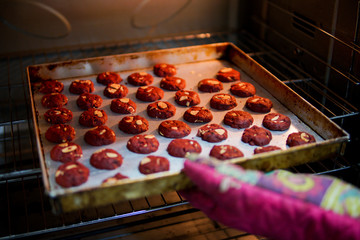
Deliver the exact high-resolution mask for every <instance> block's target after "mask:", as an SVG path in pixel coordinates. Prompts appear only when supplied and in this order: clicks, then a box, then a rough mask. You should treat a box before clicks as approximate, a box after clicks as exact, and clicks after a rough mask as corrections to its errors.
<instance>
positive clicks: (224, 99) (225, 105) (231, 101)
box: [210, 93, 237, 110]
mask: <svg viewBox="0 0 360 240" xmlns="http://www.w3.org/2000/svg"><path fill="white" fill-rule="evenodd" d="M236 106H237V103H236V99H235V97H234V96H231V95H230V94H226V93H218V94H215V95H214V96H212V98H211V99H210V107H212V108H214V109H217V110H229V109H232V108H234V107H236Z"/></svg>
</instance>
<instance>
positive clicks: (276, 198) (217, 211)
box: [180, 158, 360, 240]
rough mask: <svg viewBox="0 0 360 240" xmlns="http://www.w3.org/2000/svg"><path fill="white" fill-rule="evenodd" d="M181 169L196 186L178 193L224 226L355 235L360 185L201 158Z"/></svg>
mask: <svg viewBox="0 0 360 240" xmlns="http://www.w3.org/2000/svg"><path fill="white" fill-rule="evenodd" d="M183 171H184V173H185V174H186V175H187V176H188V177H189V178H190V179H191V181H192V182H193V183H194V185H195V187H194V188H192V189H188V190H184V191H181V192H180V193H181V194H182V195H183V196H184V197H185V198H186V199H187V200H188V201H189V202H190V204H192V205H193V206H194V207H196V208H198V209H200V210H202V211H203V212H204V213H205V214H207V215H208V216H209V217H210V218H212V219H214V220H216V221H219V222H221V223H223V224H225V225H227V226H229V227H232V228H237V229H239V230H243V231H246V232H249V233H252V234H257V235H261V236H265V237H270V238H274V239H286V240H288V239H292V240H294V239H306V240H309V239H346V240H349V239H360V191H359V190H358V189H356V188H355V187H354V186H352V185H350V184H346V183H344V182H342V181H341V180H339V179H336V178H333V177H327V176H315V175H307V174H293V173H290V172H288V171H284V170H276V171H272V172H269V173H267V174H264V173H262V172H260V171H254V170H244V169H242V168H241V167H239V166H235V165H233V164H229V163H226V162H220V161H217V160H212V159H201V158H198V159H196V160H192V161H191V160H186V161H185V165H184V169H183Z"/></svg>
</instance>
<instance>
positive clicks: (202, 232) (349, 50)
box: [0, 0, 360, 239]
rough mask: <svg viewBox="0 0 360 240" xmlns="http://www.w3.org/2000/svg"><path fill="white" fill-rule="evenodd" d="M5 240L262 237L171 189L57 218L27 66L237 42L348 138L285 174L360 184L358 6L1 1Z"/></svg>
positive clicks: (334, 1) (264, 0)
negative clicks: (341, 146) (47, 188)
mask: <svg viewBox="0 0 360 240" xmlns="http://www.w3.org/2000/svg"><path fill="white" fill-rule="evenodd" d="M0 6H1V7H0V9H1V10H0V20H1V23H0V31H1V33H2V34H1V35H2V37H1V38H0V99H1V100H0V109H1V114H0V192H1V194H0V204H1V206H2V207H1V208H0V218H1V221H0V222H1V224H0V229H1V230H0V239H18V238H30V239H64V238H68V239H94V238H95V239H98V238H105V239H113V238H119V239H180V238H185V239H264V238H263V237H261V236H253V235H250V234H248V233H246V232H241V231H238V230H234V229H231V228H229V227H227V226H224V225H222V224H219V223H217V222H215V221H212V220H211V219H209V218H207V217H206V216H205V215H204V214H203V213H202V212H200V211H198V210H197V209H195V208H192V207H191V206H190V205H189V204H188V203H187V202H186V200H185V199H183V198H182V197H181V195H180V194H179V193H178V192H176V191H171V192H166V193H163V194H158V195H151V196H147V197H143V198H139V199H135V200H129V201H115V202H113V203H112V204H108V205H106V206H101V207H92V208H87V209H83V210H78V211H73V212H60V213H54V212H53V211H52V207H51V199H50V198H49V197H48V196H47V195H46V194H45V192H44V186H43V181H42V172H41V167H40V163H39V153H38V150H37V146H36V138H35V135H36V134H35V131H36V130H35V129H34V127H33V119H32V112H31V101H30V96H29V89H28V87H29V86H28V84H27V79H26V73H25V69H26V67H27V66H29V65H36V64H41V63H52V62H62V61H67V60H75V59H83V58H91V57H101V56H108V55H116V54H125V53H134V52H143V51H149V50H159V49H171V48H179V47H180V48H181V47H187V46H197V45H203V44H210V43H220V42H231V43H233V44H234V45H235V46H237V47H239V48H240V49H241V50H243V51H244V52H245V53H246V54H247V55H248V56H250V57H251V58H253V59H254V60H256V61H257V62H258V63H259V64H260V65H262V66H263V67H264V68H266V69H267V70H268V71H270V72H271V73H272V74H273V75H275V76H276V77H277V78H279V79H280V80H281V81H282V82H283V83H285V84H286V85H287V86H289V87H290V88H291V89H292V90H293V91H295V92H296V93H297V94H299V95H300V96H301V97H302V98H304V99H305V100H307V101H308V102H309V103H311V104H312V105H313V106H315V107H316V108H317V109H318V110H320V111H321V112H322V113H323V114H324V115H325V116H327V117H328V118H329V119H331V120H332V121H334V122H335V123H336V124H338V125H339V126H340V127H341V128H343V129H344V130H345V131H347V132H348V133H349V134H350V141H349V142H348V143H347V147H346V149H345V151H339V153H338V154H337V155H336V156H335V157H333V158H330V159H325V160H321V161H317V162H312V163H307V164H303V165H300V166H296V167H291V168H289V169H288V170H290V171H292V172H297V173H298V172H299V173H311V174H318V175H321V174H327V175H333V176H336V177H338V178H341V179H343V180H345V181H347V182H350V183H352V184H354V185H356V186H360V182H359V180H360V172H359V157H358V152H357V150H358V149H357V148H358V146H359V136H360V134H359V127H358V126H357V125H358V124H359V122H360V121H359V120H360V118H359V107H360V106H359V103H360V98H359V96H360V86H359V85H360V39H359V38H360V37H359V29H360V15H359V14H360V1H339V0H331V1H321V0H315V1H314V0H313V1H310V0H305V1H297V0H291V1H281V0H256V1H242V0H241V1H237V0H226V1H216V0H181V1H165V0H135V1H125V0H118V1H116V0H105V1H95V0H82V1H76V2H74V1H47V0H42V1H40V0H37V1H31V0H13V1H2V2H1V3H0Z"/></svg>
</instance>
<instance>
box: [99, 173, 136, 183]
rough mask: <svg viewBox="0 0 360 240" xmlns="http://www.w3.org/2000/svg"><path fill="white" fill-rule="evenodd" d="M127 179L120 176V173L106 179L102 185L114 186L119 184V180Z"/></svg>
mask: <svg viewBox="0 0 360 240" xmlns="http://www.w3.org/2000/svg"><path fill="white" fill-rule="evenodd" d="M127 178H129V177H128V176H125V175H122V174H121V173H117V174H115V175H114V176H113V177H109V178H106V179H105V180H104V181H103V182H102V185H104V186H108V185H112V184H116V183H118V182H120V180H122V179H127Z"/></svg>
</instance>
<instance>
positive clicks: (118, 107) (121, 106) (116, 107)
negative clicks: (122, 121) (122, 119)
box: [110, 98, 136, 114]
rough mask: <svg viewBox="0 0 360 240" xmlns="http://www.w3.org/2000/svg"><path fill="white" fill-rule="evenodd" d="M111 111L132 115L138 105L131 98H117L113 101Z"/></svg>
mask: <svg viewBox="0 0 360 240" xmlns="http://www.w3.org/2000/svg"><path fill="white" fill-rule="evenodd" d="M110 109H111V111H113V112H116V113H121V114H130V113H134V112H136V103H135V102H134V101H133V100H131V99H130V98H116V99H113V100H112V101H111V104H110Z"/></svg>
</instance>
